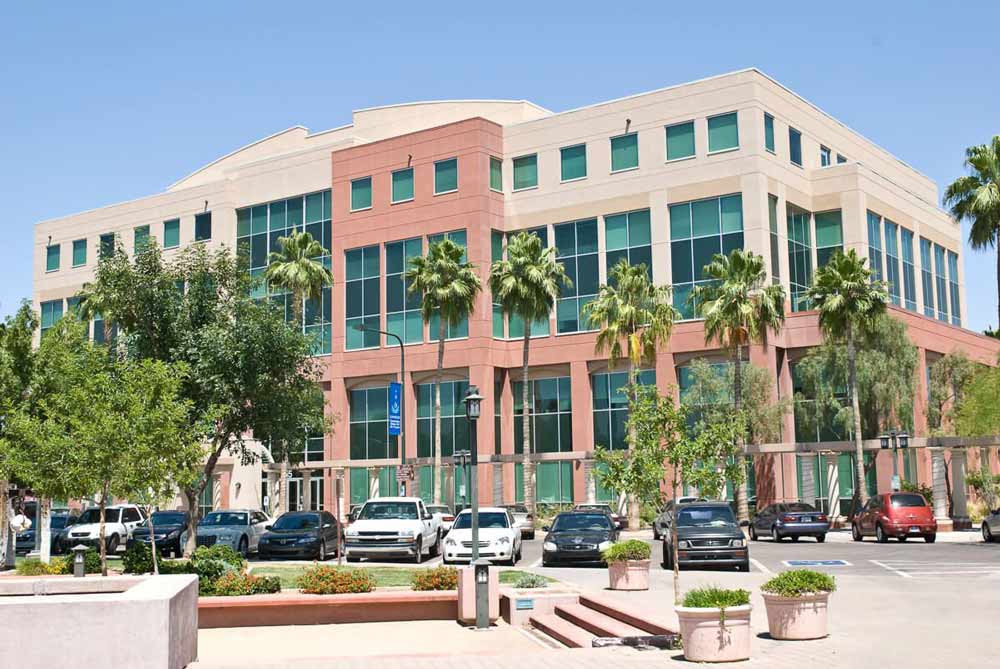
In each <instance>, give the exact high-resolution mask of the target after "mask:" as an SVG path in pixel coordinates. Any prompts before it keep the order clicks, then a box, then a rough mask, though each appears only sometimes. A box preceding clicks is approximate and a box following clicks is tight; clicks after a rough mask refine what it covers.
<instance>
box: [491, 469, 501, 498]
mask: <svg viewBox="0 0 1000 669" xmlns="http://www.w3.org/2000/svg"><path fill="white" fill-rule="evenodd" d="M490 471H491V472H492V476H493V506H500V505H501V504H503V465H502V464H500V463H499V462H494V463H492V464H491V465H490Z"/></svg>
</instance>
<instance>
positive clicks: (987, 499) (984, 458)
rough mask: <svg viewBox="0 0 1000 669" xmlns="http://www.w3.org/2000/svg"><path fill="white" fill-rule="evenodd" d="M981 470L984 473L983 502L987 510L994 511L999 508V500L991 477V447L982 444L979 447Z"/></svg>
mask: <svg viewBox="0 0 1000 669" xmlns="http://www.w3.org/2000/svg"><path fill="white" fill-rule="evenodd" d="M979 471H980V472H982V475H983V494H982V498H983V502H984V503H985V504H986V510H987V511H993V510H995V509H996V508H997V500H996V495H995V494H994V490H995V486H993V484H992V483H991V478H990V477H991V476H992V474H993V469H992V468H991V467H990V449H989V447H987V446H982V447H980V449H979Z"/></svg>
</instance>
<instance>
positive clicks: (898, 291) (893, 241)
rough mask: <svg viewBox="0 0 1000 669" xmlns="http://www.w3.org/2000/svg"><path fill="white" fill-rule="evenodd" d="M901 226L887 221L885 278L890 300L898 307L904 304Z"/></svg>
mask: <svg viewBox="0 0 1000 669" xmlns="http://www.w3.org/2000/svg"><path fill="white" fill-rule="evenodd" d="M898 228H899V226H898V225H896V224H895V223H893V222H892V221H890V220H889V219H888V218H887V219H885V278H886V281H887V282H888V284H889V299H890V300H892V303H893V304H895V305H896V306H899V305H901V304H902V292H903V291H902V281H900V275H899V242H898V239H897V232H898Z"/></svg>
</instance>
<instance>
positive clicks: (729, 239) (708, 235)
mask: <svg viewBox="0 0 1000 669" xmlns="http://www.w3.org/2000/svg"><path fill="white" fill-rule="evenodd" d="M741 248H743V196H742V195H741V194H739V193H736V194H734V195H726V196H725V197H712V198H708V199H706V200H694V201H692V202H681V203H678V204H672V205H670V261H671V282H672V283H673V287H674V308H676V309H677V310H678V311H679V312H680V313H681V317H682V318H685V319H689V318H694V317H695V314H696V310H695V305H693V304H691V303H689V302H688V296H689V295H690V294H691V291H692V290H693V289H694V287H695V286H697V285H700V284H704V283H707V278H706V276H705V265H707V264H709V263H710V262H712V258H713V256H715V254H717V253H722V254H728V253H729V252H730V251H732V250H733V249H741Z"/></svg>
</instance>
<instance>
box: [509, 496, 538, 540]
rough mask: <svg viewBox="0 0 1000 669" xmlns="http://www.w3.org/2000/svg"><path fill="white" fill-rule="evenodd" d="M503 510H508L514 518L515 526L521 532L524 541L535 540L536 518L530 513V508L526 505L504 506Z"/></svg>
mask: <svg viewBox="0 0 1000 669" xmlns="http://www.w3.org/2000/svg"><path fill="white" fill-rule="evenodd" d="M501 508H504V509H507V511H509V512H510V515H511V516H513V517H514V526H515V527H517V528H518V529H520V530H521V538H522V539H534V538H535V517H534V516H532V515H531V514H530V513H528V507H527V506H525V505H524V504H502V505H501Z"/></svg>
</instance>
